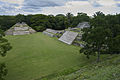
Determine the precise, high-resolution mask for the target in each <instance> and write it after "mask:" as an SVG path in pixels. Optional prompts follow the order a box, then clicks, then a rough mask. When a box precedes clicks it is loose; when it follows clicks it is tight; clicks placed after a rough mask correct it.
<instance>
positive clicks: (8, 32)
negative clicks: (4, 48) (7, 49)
mask: <svg viewBox="0 0 120 80" xmlns="http://www.w3.org/2000/svg"><path fill="white" fill-rule="evenodd" d="M5 34H6V35H12V34H13V30H12V29H9V30H7V31H6V32H5Z"/></svg>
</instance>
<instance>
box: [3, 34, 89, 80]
mask: <svg viewBox="0 0 120 80" xmlns="http://www.w3.org/2000/svg"><path fill="white" fill-rule="evenodd" d="M6 38H7V39H8V40H9V42H10V43H11V45H12V46H13V49H12V50H11V51H9V52H8V54H7V56H6V57H5V58H3V59H2V60H1V61H5V62H6V64H7V68H8V75H7V77H6V80H34V79H38V78H41V77H44V76H47V75H49V74H53V73H57V72H61V71H64V70H66V69H69V68H73V67H76V66H83V65H85V64H86V63H87V60H86V58H85V57H83V56H84V55H81V54H80V53H79V49H80V48H79V47H75V46H72V45H71V46H70V45H67V44H64V43H62V42H60V41H58V40H57V39H55V38H50V37H48V36H46V35H43V34H42V33H36V34H32V35H22V36H6ZM81 64H82V65H81Z"/></svg>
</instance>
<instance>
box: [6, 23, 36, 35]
mask: <svg viewBox="0 0 120 80" xmlns="http://www.w3.org/2000/svg"><path fill="white" fill-rule="evenodd" d="M35 32H36V31H35V30H34V29H32V28H31V27H29V26H28V25H27V24H26V23H24V22H22V23H16V24H15V25H14V26H13V27H11V28H10V29H9V30H7V31H6V32H5V34H6V35H25V34H33V33H35Z"/></svg>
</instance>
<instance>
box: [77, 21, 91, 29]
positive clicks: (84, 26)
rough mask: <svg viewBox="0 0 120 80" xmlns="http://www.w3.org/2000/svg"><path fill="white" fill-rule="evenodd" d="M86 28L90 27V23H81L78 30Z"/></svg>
mask: <svg viewBox="0 0 120 80" xmlns="http://www.w3.org/2000/svg"><path fill="white" fill-rule="evenodd" d="M86 27H90V24H89V23H88V22H82V23H79V24H78V25H77V27H76V28H86Z"/></svg>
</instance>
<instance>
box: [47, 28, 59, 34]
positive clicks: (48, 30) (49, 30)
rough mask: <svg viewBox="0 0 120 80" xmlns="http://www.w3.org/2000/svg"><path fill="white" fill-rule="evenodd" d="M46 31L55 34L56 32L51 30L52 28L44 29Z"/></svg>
mask: <svg viewBox="0 0 120 80" xmlns="http://www.w3.org/2000/svg"><path fill="white" fill-rule="evenodd" d="M46 31H47V32H50V33H54V34H56V33H57V31H56V30H52V29H46Z"/></svg>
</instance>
